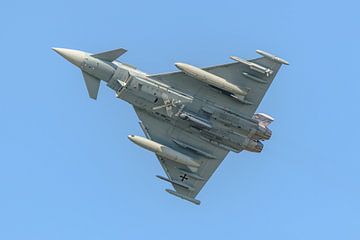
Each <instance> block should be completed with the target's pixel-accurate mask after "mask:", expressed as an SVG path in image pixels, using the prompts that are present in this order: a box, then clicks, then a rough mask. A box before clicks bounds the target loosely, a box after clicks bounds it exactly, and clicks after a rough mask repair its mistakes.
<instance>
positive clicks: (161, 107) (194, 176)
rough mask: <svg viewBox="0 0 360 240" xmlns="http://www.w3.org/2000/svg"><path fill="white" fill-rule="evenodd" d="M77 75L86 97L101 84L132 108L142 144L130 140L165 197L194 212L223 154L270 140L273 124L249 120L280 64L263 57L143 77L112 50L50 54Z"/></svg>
mask: <svg viewBox="0 0 360 240" xmlns="http://www.w3.org/2000/svg"><path fill="white" fill-rule="evenodd" d="M53 49H54V51H56V52H57V53H59V54H60V55H61V56H63V57H64V58H65V59H67V60H68V61H70V62H71V63H73V64H74V65H76V66H77V67H79V68H80V70H81V71H82V74H83V76H84V80H85V84H86V88H87V90H88V93H89V96H90V97H91V98H93V99H96V98H97V94H98V91H99V87H100V82H101V80H103V81H105V83H106V85H107V86H108V87H109V88H111V89H112V90H114V91H115V93H116V97H117V98H120V99H122V100H125V101H127V102H128V103H130V104H131V105H133V107H134V109H135V111H136V113H137V115H138V117H139V119H140V120H141V122H140V126H141V128H142V130H143V131H144V134H145V137H146V138H144V137H140V136H134V135H129V136H128V137H129V139H130V140H131V141H132V142H134V143H136V144H137V145H139V146H140V147H143V148H145V149H147V150H150V151H152V152H154V153H155V154H156V156H157V157H158V159H159V161H160V163H161V165H162V167H163V168H164V170H165V173H166V175H167V178H166V177H162V176H157V177H158V178H160V179H162V180H165V181H167V182H169V183H171V184H172V186H173V187H174V189H175V191H174V190H170V189H166V191H167V192H168V193H171V194H173V195H175V196H177V197H180V198H183V199H186V200H188V201H190V202H193V203H195V204H200V201H199V200H197V199H195V197H196V195H197V194H198V193H199V192H200V190H201V189H202V187H203V186H204V185H205V183H206V182H207V180H208V179H209V178H210V177H211V175H212V174H213V172H214V171H215V170H216V168H217V167H218V166H219V165H220V163H221V162H222V160H223V159H224V158H225V156H226V155H227V153H228V152H229V151H234V152H237V153H238V152H241V151H243V150H247V151H251V152H261V150H262V148H263V144H262V141H264V140H268V139H269V138H270V137H271V131H270V129H269V128H268V125H269V124H270V123H271V122H272V121H273V118H272V117H270V116H269V115H267V114H263V113H255V111H256V109H257V107H258V105H259V104H260V102H261V100H262V98H263V97H264V95H265V93H266V91H267V89H268V88H269V86H270V84H271V82H272V81H273V79H274V77H275V75H276V73H277V72H278V70H279V69H280V67H281V65H282V64H286V65H287V64H288V63H287V62H286V61H285V60H283V59H281V58H279V57H276V56H274V55H272V54H269V53H266V52H264V51H260V50H257V51H256V52H257V53H258V54H260V55H262V57H260V58H257V59H253V60H243V59H241V58H239V57H234V56H232V57H231V58H232V59H233V60H235V61H236V62H234V63H229V64H224V65H218V66H213V67H206V68H198V67H195V66H192V65H189V64H186V63H176V64H175V65H176V67H177V68H178V69H180V72H173V73H163V74H156V75H149V74H145V73H143V72H141V71H139V70H137V69H136V68H134V67H132V66H131V65H128V64H125V63H121V62H118V61H116V59H117V58H118V57H120V56H121V55H122V54H124V53H125V52H126V50H125V49H122V48H120V49H116V50H112V51H108V52H103V53H98V54H91V53H86V52H82V51H78V50H70V49H64V48H53Z"/></svg>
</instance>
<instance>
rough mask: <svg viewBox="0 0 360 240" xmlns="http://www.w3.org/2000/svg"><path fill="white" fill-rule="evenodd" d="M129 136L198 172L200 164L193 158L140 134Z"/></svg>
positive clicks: (149, 148) (165, 157)
mask: <svg viewBox="0 0 360 240" xmlns="http://www.w3.org/2000/svg"><path fill="white" fill-rule="evenodd" d="M128 138H129V140H130V141H132V142H133V143H135V144H137V145H139V146H140V147H142V148H145V149H147V150H149V151H151V152H153V153H155V154H157V155H159V156H160V157H163V158H164V159H167V160H170V161H174V162H177V163H180V164H183V165H186V166H187V167H188V168H189V169H190V170H191V171H192V172H196V171H197V169H198V167H200V164H199V163H197V162H196V161H194V159H193V158H191V157H189V156H187V155H185V154H182V153H180V152H178V151H176V150H174V149H172V148H170V147H167V146H165V145H162V144H160V143H157V142H155V141H152V140H149V139H147V138H144V137H140V136H135V135H129V136H128Z"/></svg>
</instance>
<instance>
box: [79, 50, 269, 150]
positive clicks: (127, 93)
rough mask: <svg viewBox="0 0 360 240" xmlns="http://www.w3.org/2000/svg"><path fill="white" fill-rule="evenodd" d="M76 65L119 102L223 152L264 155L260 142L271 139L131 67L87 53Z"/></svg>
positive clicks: (234, 115)
mask: <svg viewBox="0 0 360 240" xmlns="http://www.w3.org/2000/svg"><path fill="white" fill-rule="evenodd" d="M74 64H76V65H78V67H79V68H81V70H82V71H84V72H86V73H88V74H90V75H92V76H94V77H96V78H98V79H101V80H103V81H105V82H106V83H107V86H108V87H109V88H111V89H112V90H114V91H115V93H116V96H117V97H118V98H120V99H122V100H124V101H126V102H128V103H130V104H131V105H134V106H135V107H137V108H140V109H142V110H145V111H147V112H150V113H151V114H152V115H153V116H154V117H157V118H159V119H161V120H162V121H167V122H169V123H171V124H172V125H173V126H176V127H178V128H180V129H182V130H183V131H187V132H190V133H191V134H195V135H198V136H199V138H201V139H203V140H205V141H208V142H210V143H212V144H214V145H216V146H219V147H221V148H224V149H227V150H231V151H234V152H240V151H241V150H248V151H252V152H260V151H261V150H262V148H263V144H262V143H261V142H260V141H259V140H267V139H269V138H270V137H271V131H270V130H269V129H268V128H267V127H263V126H260V125H259V123H258V121H256V120H254V119H252V118H247V117H244V116H241V115H240V114H237V113H235V112H232V111H230V110H229V109H227V108H226V107H225V106H220V105H217V104H216V103H214V102H209V101H207V100H206V99H200V98H197V97H196V96H191V95H188V94H187V93H185V92H180V91H178V90H176V89H173V88H172V87H171V86H168V85H165V84H163V83H161V82H159V81H157V80H154V79H152V78H150V77H148V75H147V74H145V73H144V72H141V71H139V70H137V69H135V68H134V67H132V66H130V65H127V64H124V63H121V62H118V61H113V62H107V61H103V60H101V59H98V58H95V57H92V56H91V55H90V54H87V53H83V56H82V58H81V59H79V61H78V62H76V63H74ZM194 81H197V80H196V79H194Z"/></svg>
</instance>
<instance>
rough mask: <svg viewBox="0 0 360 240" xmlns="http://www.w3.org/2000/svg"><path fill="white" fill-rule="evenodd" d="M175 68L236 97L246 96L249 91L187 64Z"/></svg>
mask: <svg viewBox="0 0 360 240" xmlns="http://www.w3.org/2000/svg"><path fill="white" fill-rule="evenodd" d="M175 66H176V67H177V68H178V69H179V70H181V71H182V72H184V73H185V74H186V75H189V76H190V77H193V78H195V79H198V80H200V81H202V82H204V83H207V84H209V85H212V86H214V87H217V88H219V89H222V90H224V91H226V92H230V93H232V94H234V95H236V96H245V95H246V94H247V91H245V90H243V89H241V88H240V87H238V86H236V85H235V84H232V83H230V82H228V81H226V80H225V79H224V78H222V77H219V76H217V75H215V74H212V73H209V72H207V71H205V70H202V69H201V68H198V67H195V66H191V65H189V64H186V63H175Z"/></svg>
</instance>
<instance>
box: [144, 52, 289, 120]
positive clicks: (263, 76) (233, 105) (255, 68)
mask: <svg viewBox="0 0 360 240" xmlns="http://www.w3.org/2000/svg"><path fill="white" fill-rule="evenodd" d="M256 52H257V53H258V54H260V55H262V57H260V58H256V59H251V60H242V59H240V58H238V57H231V58H232V59H233V60H235V61H236V62H235V63H228V64H222V65H216V66H212V67H205V68H202V70H205V71H207V72H209V73H211V74H214V75H216V76H219V77H221V78H223V79H225V80H226V81H227V82H229V83H231V84H234V85H236V86H239V87H240V88H241V89H246V91H247V94H246V100H245V101H242V102H241V101H236V100H235V99H234V98H229V97H228V96H226V95H224V94H221V93H219V91H216V89H214V88H212V87H211V86H209V85H208V84H206V83H204V82H201V81H198V80H196V79H194V78H193V77H191V76H188V75H187V74H185V73H184V72H181V71H180V72H172V73H164V74H156V75H149V76H148V77H150V78H153V79H155V80H158V81H160V82H162V83H164V84H167V85H169V86H171V87H173V88H175V89H179V90H180V91H183V92H185V93H187V94H189V95H191V96H194V97H197V98H201V99H207V101H209V102H213V103H221V105H223V106H227V107H228V108H229V109H230V110H231V111H233V112H236V113H238V114H241V115H243V116H246V117H248V118H251V117H252V116H253V114H254V113H255V111H256V109H257V107H258V106H259V104H260V102H261V100H262V99H263V97H264V95H265V93H266V92H267V90H268V88H269V87H270V85H271V83H272V81H273V80H274V78H275V76H276V74H277V73H278V71H279V69H280V67H281V65H282V64H286V65H287V64H288V62H287V61H285V60H283V59H281V58H279V57H276V56H274V55H271V54H269V53H266V52H264V51H261V50H257V51H256ZM189 86H191V87H189Z"/></svg>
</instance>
